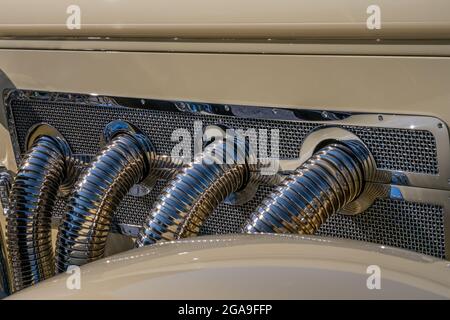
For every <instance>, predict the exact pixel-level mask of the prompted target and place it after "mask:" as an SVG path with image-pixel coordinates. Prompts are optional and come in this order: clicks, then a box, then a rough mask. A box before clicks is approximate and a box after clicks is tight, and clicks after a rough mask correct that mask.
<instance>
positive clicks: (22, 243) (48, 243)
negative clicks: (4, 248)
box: [7, 136, 69, 291]
mask: <svg viewBox="0 0 450 320" xmlns="http://www.w3.org/2000/svg"><path fill="white" fill-rule="evenodd" d="M68 150H69V147H68V145H67V144H66V143H65V141H63V140H61V139H59V138H53V137H49V136H42V137H40V138H38V139H36V141H35V142H34V144H33V145H32V146H31V148H30V150H29V151H28V152H27V153H26V154H25V156H24V158H23V160H22V163H21V165H20V167H19V169H18V172H17V175H16V177H15V179H14V183H13V185H12V188H11V193H10V204H11V210H10V212H9V214H8V217H7V238H8V240H7V244H8V253H9V259H10V263H11V269H12V270H11V271H12V274H13V284H12V286H13V290H14V291H17V290H21V289H23V288H26V287H28V286H30V285H32V284H35V283H37V282H39V281H42V280H44V279H47V278H49V277H51V276H53V275H54V273H55V267H54V266H55V262H54V256H53V247H52V237H51V212H52V209H53V205H54V203H55V200H56V195H57V192H58V188H59V186H60V185H61V183H62V182H63V181H64V179H65V177H66V168H67V159H68V157H69V151H68Z"/></svg>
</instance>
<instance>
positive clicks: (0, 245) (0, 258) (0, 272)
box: [0, 223, 11, 299]
mask: <svg viewBox="0 0 450 320" xmlns="http://www.w3.org/2000/svg"><path fill="white" fill-rule="evenodd" d="M5 249H6V248H5V242H4V239H3V231H2V224H1V223H0V299H3V298H4V297H6V296H8V295H9V294H10V293H11V289H10V281H9V275H8V269H9V268H8V260H7V258H6V250H5Z"/></svg>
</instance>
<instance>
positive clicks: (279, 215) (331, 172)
mask: <svg viewBox="0 0 450 320" xmlns="http://www.w3.org/2000/svg"><path fill="white" fill-rule="evenodd" d="M375 169H376V166H375V161H374V159H373V157H372V156H371V153H370V151H369V150H368V149H367V148H366V147H365V146H364V145H363V144H362V143H361V142H359V141H357V140H351V141H344V142H335V143H332V144H330V145H328V146H326V147H324V148H322V149H320V150H319V151H318V152H316V153H315V154H314V155H313V156H312V157H311V158H309V159H308V160H307V161H306V162H304V163H303V164H302V165H301V166H300V167H299V168H298V169H297V170H296V172H295V173H294V174H292V175H290V176H288V177H287V178H286V179H285V180H284V181H283V182H282V183H281V184H280V186H278V187H277V188H276V191H274V192H273V193H272V194H270V195H269V196H268V197H267V198H266V199H265V200H264V201H263V202H262V204H261V205H260V206H259V207H258V208H257V209H256V211H255V212H254V213H253V214H252V215H251V217H250V219H249V221H248V222H247V224H246V225H245V226H244V228H243V232H246V233H299V234H314V233H315V232H316V231H317V230H318V229H319V228H320V226H321V225H322V224H323V223H324V222H325V221H326V220H327V218H328V217H329V216H331V215H332V214H334V213H336V212H337V211H339V210H341V209H342V208H344V207H345V206H346V205H348V204H349V203H351V202H352V201H353V200H355V199H356V198H358V197H359V196H360V195H361V193H362V192H363V190H364V186H365V182H366V181H371V180H372V178H373V175H374V174H375Z"/></svg>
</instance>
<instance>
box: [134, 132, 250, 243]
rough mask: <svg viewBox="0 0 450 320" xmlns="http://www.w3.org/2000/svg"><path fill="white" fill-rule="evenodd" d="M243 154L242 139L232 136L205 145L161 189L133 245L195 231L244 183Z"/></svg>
mask: <svg viewBox="0 0 450 320" xmlns="http://www.w3.org/2000/svg"><path fill="white" fill-rule="evenodd" d="M233 150H235V151H236V152H234V151H233ZM247 156H248V150H247V145H246V144H245V142H243V141H237V142H235V141H234V139H233V138H230V139H219V140H216V141H215V142H213V143H211V144H210V145H208V146H207V147H206V148H205V150H204V152H203V153H201V154H199V155H197V156H196V157H195V159H194V161H193V162H192V163H190V164H188V165H187V166H185V167H184V168H183V169H182V170H181V172H180V173H178V174H177V175H176V176H175V178H174V179H173V180H172V181H170V182H169V184H168V185H167V186H166V187H165V189H164V190H163V191H162V193H161V195H160V196H159V198H158V200H157V201H156V203H155V205H154V208H153V209H152V211H151V212H150V214H149V215H148V218H147V219H146V221H145V222H144V225H143V227H142V229H141V231H140V234H139V236H138V239H137V240H136V246H137V247H142V246H145V245H150V244H153V243H155V242H158V241H162V240H166V241H170V240H174V239H180V238H185V237H189V236H195V235H197V234H198V233H199V231H200V228H201V226H202V225H203V223H204V221H205V220H206V218H207V217H208V216H209V215H210V214H211V213H212V212H213V211H214V210H215V209H216V208H217V206H218V205H219V204H220V203H222V202H223V201H224V200H225V198H226V197H227V196H229V195H230V194H232V193H233V192H236V191H238V190H241V189H242V188H244V187H245V186H246V184H247V182H248V180H249V176H250V172H249V166H248V163H247ZM226 160H227V161H226Z"/></svg>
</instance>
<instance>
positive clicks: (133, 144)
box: [56, 120, 155, 272]
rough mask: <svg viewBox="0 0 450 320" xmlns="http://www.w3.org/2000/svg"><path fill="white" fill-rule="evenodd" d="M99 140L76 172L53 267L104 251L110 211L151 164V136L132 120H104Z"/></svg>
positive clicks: (95, 256)
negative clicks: (91, 156)
mask: <svg viewBox="0 0 450 320" xmlns="http://www.w3.org/2000/svg"><path fill="white" fill-rule="evenodd" d="M103 140H104V141H103V143H102V144H103V148H102V149H101V151H100V152H99V153H98V154H97V156H96V157H95V158H94V159H93V160H92V162H91V163H90V164H89V166H88V167H87V168H86V169H85V170H84V171H83V173H82V174H81V175H80V177H79V178H78V181H77V182H76V184H75V187H74V190H73V193H72V195H71V197H70V199H69V202H68V205H67V208H66V211H65V214H64V215H63V218H62V221H61V224H60V227H59V230H58V238H57V245H56V267H57V271H58V272H64V271H66V270H67V268H68V267H69V266H70V265H77V266H80V265H83V264H85V263H88V262H91V261H95V260H97V259H99V258H101V257H102V256H103V254H104V250H105V245H106V239H107V236H108V234H109V231H110V226H111V220H112V216H113V213H114V212H115V210H116V209H117V207H118V205H119V203H120V202H121V201H122V199H123V198H124V197H125V195H126V194H127V193H128V191H129V190H130V189H131V187H132V186H133V185H135V184H136V183H139V182H141V181H142V180H143V179H144V178H145V177H147V176H148V174H149V172H150V171H151V170H152V167H153V163H152V162H153V159H154V158H155V150H154V148H153V146H152V144H151V141H150V140H149V139H148V138H147V136H145V135H144V134H143V133H142V132H140V131H139V130H138V129H137V128H135V127H134V126H132V125H131V124H129V123H127V122H124V121H119V120H118V121H113V122H111V123H109V124H108V125H107V127H106V128H105V131H104V138H103Z"/></svg>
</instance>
